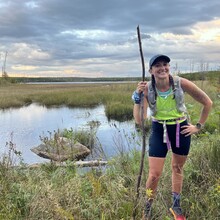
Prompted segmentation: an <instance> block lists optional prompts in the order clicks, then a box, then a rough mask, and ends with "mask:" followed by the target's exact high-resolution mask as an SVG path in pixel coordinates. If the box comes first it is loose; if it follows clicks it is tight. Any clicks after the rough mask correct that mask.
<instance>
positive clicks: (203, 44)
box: [0, 0, 220, 77]
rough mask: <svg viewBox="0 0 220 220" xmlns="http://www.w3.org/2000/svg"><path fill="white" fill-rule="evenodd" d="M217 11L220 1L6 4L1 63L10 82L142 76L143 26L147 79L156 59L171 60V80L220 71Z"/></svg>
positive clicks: (1, 9) (0, 2)
mask: <svg viewBox="0 0 220 220" xmlns="http://www.w3.org/2000/svg"><path fill="white" fill-rule="evenodd" d="M219 8H220V1H219V0H212V1H204V0H193V1H192V0H182V1H181V0H154V1H149V0H137V1H134V0H110V1H107V0H62V1H61V0H36V1H35V0H33V1H30V0H0V64H1V67H2V68H3V70H4V69H5V71H6V72H7V74H8V75H9V76H11V77H13V76H32V77H137V76H141V75H142V66H141V58H140V51H139V45H138V40H137V26H138V25H139V27H140V32H141V39H142V40H141V41H142V48H143V54H144V60H145V68H146V74H148V63H149V59H150V58H151V57H152V56H153V55H155V54H166V55H168V56H169V57H170V58H171V63H170V65H171V71H172V73H176V72H179V73H184V72H189V71H193V72H194V71H206V70H219V69H220V59H219V58H220V10H219ZM5 58H6V63H5V64H6V65H4V60H5ZM2 68H1V69H2Z"/></svg>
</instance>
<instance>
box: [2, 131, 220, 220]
mask: <svg viewBox="0 0 220 220" xmlns="http://www.w3.org/2000/svg"><path fill="white" fill-rule="evenodd" d="M130 141H131V140H130ZM130 144H134V142H130ZM218 148H219V142H218V135H217V134H212V135H210V136H209V138H205V137H196V136H195V137H193V140H192V149H191V152H190V155H189V159H188V162H187V163H186V166H185V172H184V174H185V180H184V188H183V193H182V207H183V209H184V210H185V212H186V215H187V216H188V218H187V219H188V220H195V219H213V220H217V219H219V217H220V212H219V208H220V202H219V201H220V179H219V175H220V170H219V162H220V161H219V157H218V155H216V153H219V149H218ZM121 149H123V147H122V148H121ZM140 158H141V153H140V151H138V150H135V149H133V150H130V151H128V152H122V151H121V153H120V154H118V155H117V156H115V157H114V158H112V159H111V160H109V165H108V166H107V167H106V168H105V169H102V168H101V167H97V168H93V169H90V170H88V171H87V172H86V173H85V172H83V173H82V172H81V171H80V169H79V168H76V167H75V168H73V167H72V165H71V166H68V164H67V167H65V168H64V167H53V168H51V166H52V165H42V166H41V167H40V168H38V169H30V168H28V167H25V166H23V167H22V168H18V167H16V168H14V169H11V168H9V167H4V164H1V166H0V181H1V191H0V199H1V203H0V209H1V212H0V219H8V220H14V219H19V220H20V219H28V220H34V219H42V220H49V219H55V220H56V219H59V220H65V219H74V220H79V219H80V220H81V219H82V220H95V219H100V220H101V219H106V220H111V219H125V220H130V219H131V216H132V211H133V204H134V199H135V185H136V180H137V175H138V171H139V165H140ZM170 162H171V154H170V153H169V154H168V157H167V160H166V163H165V168H164V172H163V175H162V177H161V180H160V183H159V186H158V192H157V196H156V199H155V202H154V204H153V213H152V214H153V219H158V220H164V219H166V220H170V219H172V216H171V215H170V213H169V212H168V208H169V207H170V206H171V203H172V200H171V167H170ZM3 167H4V172H3ZM147 172H148V164H147V158H146V161H145V167H144V173H143V177H142V183H141V188H140V192H141V194H140V200H139V203H138V212H137V213H138V216H137V219H141V215H142V214H141V213H142V209H143V204H144V199H145V189H144V187H145V181H146V178H147ZM3 173H4V175H3Z"/></svg>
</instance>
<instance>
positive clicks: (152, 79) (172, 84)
mask: <svg viewBox="0 0 220 220" xmlns="http://www.w3.org/2000/svg"><path fill="white" fill-rule="evenodd" d="M151 83H152V88H153V90H154V93H155V100H156V99H157V90H156V80H155V77H154V75H153V74H151ZM169 84H170V85H171V86H172V90H173V99H175V93H174V90H175V85H174V80H173V77H172V76H171V75H170V74H169Z"/></svg>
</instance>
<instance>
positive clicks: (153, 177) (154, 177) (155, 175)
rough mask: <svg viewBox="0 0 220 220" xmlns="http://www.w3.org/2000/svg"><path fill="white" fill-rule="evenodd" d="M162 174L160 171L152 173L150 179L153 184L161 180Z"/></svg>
mask: <svg viewBox="0 0 220 220" xmlns="http://www.w3.org/2000/svg"><path fill="white" fill-rule="evenodd" d="M160 176H161V172H159V171H150V172H149V175H148V178H149V179H150V180H151V182H155V181H158V180H159V179H160Z"/></svg>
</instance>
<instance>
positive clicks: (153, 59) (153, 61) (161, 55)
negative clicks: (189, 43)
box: [149, 54, 170, 68]
mask: <svg viewBox="0 0 220 220" xmlns="http://www.w3.org/2000/svg"><path fill="white" fill-rule="evenodd" d="M159 59H160V60H165V61H167V63H169V62H170V58H169V57H168V56H166V55H163V54H157V55H155V56H153V57H152V58H151V59H150V62H149V67H150V68H151V67H152V66H153V65H154V64H155V62H156V61H157V60H159Z"/></svg>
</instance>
